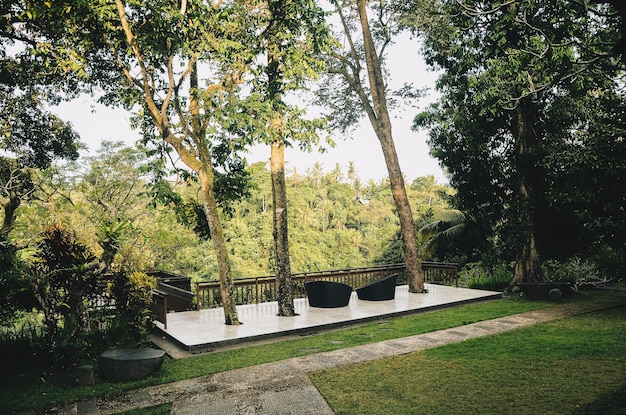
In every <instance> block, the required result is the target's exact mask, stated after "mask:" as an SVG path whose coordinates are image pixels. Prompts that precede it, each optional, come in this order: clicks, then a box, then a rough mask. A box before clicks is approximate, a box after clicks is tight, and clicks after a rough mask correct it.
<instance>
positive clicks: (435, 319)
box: [0, 296, 588, 413]
mask: <svg viewBox="0 0 626 415" xmlns="http://www.w3.org/2000/svg"><path fill="white" fill-rule="evenodd" d="M587 299H588V298H587V297H585V296H575V297H573V298H572V299H568V301H587ZM553 305H554V303H548V302H535V301H528V300H524V299H520V298H510V299H503V300H497V301H491V302H485V303H479V304H471V305H466V306H459V307H454V308H449V309H444V310H440V311H436V312H429V313H424V314H417V315H412V316H407V317H401V318H395V319H390V320H384V321H380V322H375V323H371V324H367V325H363V326H358V327H352V328H347V329H341V330H335V331H329V332H321V333H318V334H315V335H310V336H304V337H299V338H296V339H290V340H282V341H277V342H274V343H269V344H264V345H260V346H248V347H242V348H240V349H234V350H228V351H223V352H213V353H208V354H204V355H198V356H192V357H189V358H185V359H179V360H167V361H166V362H165V363H164V365H163V367H162V368H161V370H160V371H159V372H158V373H157V374H156V375H154V376H151V377H150V378H148V379H144V380H142V381H136V382H126V383H109V382H105V381H101V380H97V383H96V385H94V386H84V387H61V386H56V385H53V384H52V383H50V382H48V381H46V380H45V379H40V378H37V379H32V378H26V377H24V378H17V379H16V378H15V377H11V378H9V379H7V378H4V379H0V413H14V412H17V411H23V410H26V409H29V408H41V407H46V406H49V405H54V404H56V403H61V402H70V401H75V400H80V399H88V398H93V397H98V396H106V395H114V394H117V393H120V392H123V391H128V390H132V389H137V388H141V387H145V386H150V385H156V384H162V383H168V382H173V381H177V380H181V379H188V378H193V377H197V376H204V375H209V374H212V373H218V372H222V371H225V370H230V369H235V368H240V367H246V366H252V365H256V364H261V363H266V362H272V361H277V360H282V359H287V358H291V357H296V356H303V355H307V354H311V353H318V352H324V351H330V350H334V349H340V348H345V347H351V346H356V345H360V344H365V343H372V342H376V341H381V340H387V339H393V338H400V337H406V336H409V335H414V334H419V333H426V332H430V331H435V330H441V329H445V328H450V327H455V326H460V325H464V324H469V323H473V322H477V321H483V320H488V319H492V318H497V317H502V316H506V315H511V314H516V313H521V312H525V311H530V310H534V309H539V308H545V307H550V306H553ZM94 367H97V364H94ZM316 376H318V375H316ZM319 376H321V375H319ZM318 379H320V378H319V377H318ZM414 383H415V382H411V384H414ZM144 413H150V412H144ZM155 413H158V412H155Z"/></svg>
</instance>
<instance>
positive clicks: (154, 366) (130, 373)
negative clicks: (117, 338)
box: [98, 349, 165, 382]
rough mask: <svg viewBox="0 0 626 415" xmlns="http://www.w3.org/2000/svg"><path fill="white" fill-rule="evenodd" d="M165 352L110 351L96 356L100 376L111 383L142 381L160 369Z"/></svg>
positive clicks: (147, 350) (152, 350) (139, 350)
mask: <svg viewBox="0 0 626 415" xmlns="http://www.w3.org/2000/svg"><path fill="white" fill-rule="evenodd" d="M164 360H165V352H164V351H163V350H157V349H111V350H107V351H106V352H104V353H102V354H101V355H100V356H98V365H99V366H100V374H101V375H102V377H103V378H105V379H107V380H110V381H113V382H120V381H128V380H139V379H144V378H146V377H148V376H150V375H151V374H153V373H154V372H156V371H157V370H159V369H160V368H161V365H162V364H163V361H164Z"/></svg>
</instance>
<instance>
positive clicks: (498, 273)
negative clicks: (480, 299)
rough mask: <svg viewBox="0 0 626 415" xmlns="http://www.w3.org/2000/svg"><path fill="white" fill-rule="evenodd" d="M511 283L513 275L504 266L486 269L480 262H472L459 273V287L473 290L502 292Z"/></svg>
mask: <svg viewBox="0 0 626 415" xmlns="http://www.w3.org/2000/svg"><path fill="white" fill-rule="evenodd" d="M511 281H513V275H512V273H511V271H510V270H508V269H507V267H506V265H504V264H500V265H495V266H493V267H486V266H485V265H484V264H483V263H482V262H473V263H469V264H466V265H465V267H463V269H462V270H460V271H459V285H460V286H462V287H466V288H472V289H475V290H489V291H503V290H504V289H506V288H507V287H509V286H510V285H511Z"/></svg>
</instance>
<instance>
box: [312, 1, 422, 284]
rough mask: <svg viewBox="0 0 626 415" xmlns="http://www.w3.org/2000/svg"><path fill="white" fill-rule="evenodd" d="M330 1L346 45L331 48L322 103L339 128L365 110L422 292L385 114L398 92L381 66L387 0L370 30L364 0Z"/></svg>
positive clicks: (412, 276) (387, 30)
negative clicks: (392, 89) (359, 38)
mask: <svg viewBox="0 0 626 415" xmlns="http://www.w3.org/2000/svg"><path fill="white" fill-rule="evenodd" d="M333 4H334V6H335V10H336V11H337V13H338V15H339V19H340V20H341V25H342V28H343V35H344V36H345V38H346V40H347V44H348V45H349V46H348V49H347V50H346V51H345V53H342V51H340V50H336V51H334V55H333V57H332V60H331V63H330V64H329V66H330V70H329V72H330V74H331V75H334V79H333V81H331V82H327V83H326V84H325V86H324V87H322V90H321V99H320V103H321V104H322V105H325V106H327V107H329V108H330V109H331V110H334V111H336V112H335V113H334V114H332V115H331V117H332V119H333V120H334V122H335V126H337V127H338V128H340V129H343V130H345V129H346V128H347V127H348V126H351V125H354V124H355V123H357V122H358V121H359V120H360V119H361V117H362V114H363V112H365V113H366V114H367V116H368V118H369V121H370V123H371V125H372V127H373V129H374V132H375V133H376V137H377V138H378V140H379V141H380V145H381V149H382V152H383V155H384V158H385V163H386V165H387V170H388V172H389V183H390V184H391V188H392V194H393V199H394V202H395V206H396V210H397V214H398V217H399V219H400V229H401V237H402V248H403V252H404V261H405V264H406V273H407V281H408V282H409V289H410V291H411V292H420V293H421V292H423V291H424V279H423V276H422V271H421V264H420V258H419V252H418V247H417V237H416V233H415V224H414V219H413V213H412V211H411V206H410V204H409V200H408V197H407V193H406V188H405V183H404V178H403V176H402V171H401V170H400V165H399V162H398V155H397V152H396V149H395V145H394V141H393V135H392V131H391V118H390V115H389V107H390V105H393V104H394V101H393V100H392V97H393V98H394V99H395V98H397V97H398V96H397V95H395V94H390V93H389V91H388V88H387V84H386V82H385V78H384V69H383V68H384V66H383V64H384V61H383V58H384V56H385V50H386V47H387V46H388V45H389V44H390V43H391V41H392V35H393V34H394V32H395V31H396V28H394V27H393V20H392V19H391V18H390V17H389V15H388V13H389V12H390V11H391V9H390V7H389V6H390V5H389V3H387V2H380V3H379V4H378V7H377V8H376V9H375V12H376V13H377V18H376V19H375V21H376V22H377V25H375V26H374V28H373V29H372V28H371V27H370V22H369V18H368V15H367V1H366V0H357V1H356V3H352V2H344V3H343V4H340V2H338V1H334V2H333ZM355 6H356V10H355V11H356V15H355V14H353V15H352V16H349V15H348V14H346V11H349V10H348V7H352V8H353V9H354V7H355ZM353 11H354V10H353ZM354 20H356V23H355V21H354ZM357 27H358V28H360V34H361V36H362V39H363V44H357V42H356V40H355V38H354V30H355V29H356V28H357ZM375 38H376V40H378V41H379V49H378V50H377V49H376V43H375ZM363 62H364V63H365V67H366V68H367V69H366V71H367V72H366V73H367V76H366V78H367V79H366V80H365V79H363V78H362V76H363V74H362V70H363ZM366 85H368V86H366ZM409 90H410V89H409V88H405V89H404V91H405V92H406V91H409ZM398 95H401V94H398ZM413 97H415V95H413Z"/></svg>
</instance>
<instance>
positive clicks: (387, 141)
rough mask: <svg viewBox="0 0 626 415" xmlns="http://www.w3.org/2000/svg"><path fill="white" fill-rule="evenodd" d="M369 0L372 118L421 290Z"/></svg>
mask: <svg viewBox="0 0 626 415" xmlns="http://www.w3.org/2000/svg"><path fill="white" fill-rule="evenodd" d="M366 4H367V1H366V0H357V6H358V9H359V16H360V19H361V28H362V30H363V42H364V47H365V61H366V63H367V74H368V78H369V83H370V89H371V90H372V102H373V105H374V112H375V114H376V118H375V119H372V118H371V117H370V121H371V122H372V125H373V127H374V131H375V132H376V136H377V137H378V140H379V141H380V145H381V147H382V151H383V155H384V157H385V163H386V164H387V170H388V172H389V183H390V184H391V192H392V194H393V199H394V201H395V204H396V209H397V211H398V217H399V219H400V233H401V235H402V246H403V250H404V262H405V266H406V273H407V275H406V276H407V281H408V284H409V291H410V292H414V293H421V292H423V291H424V277H423V275H422V266H421V262H420V258H419V251H418V248H417V237H416V234H415V224H414V222H413V213H412V211H411V205H410V204H409V198H408V196H407V193H406V188H405V185H404V178H403V177H402V171H401V170H400V163H399V161H398V154H397V152H396V147H395V144H394V142H393V136H392V133H391V119H390V117H389V111H388V109H387V97H386V92H385V82H384V79H383V75H382V69H381V64H380V60H379V59H378V55H377V53H376V48H375V46H374V40H373V38H372V34H371V32H370V28H369V22H368V19H367V10H366Z"/></svg>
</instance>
